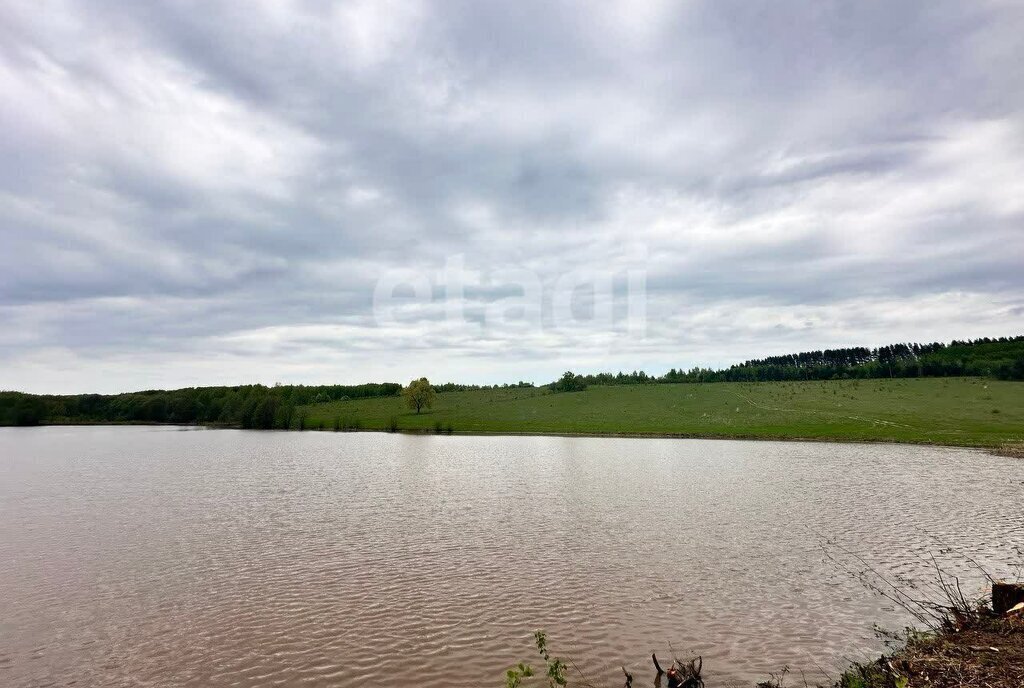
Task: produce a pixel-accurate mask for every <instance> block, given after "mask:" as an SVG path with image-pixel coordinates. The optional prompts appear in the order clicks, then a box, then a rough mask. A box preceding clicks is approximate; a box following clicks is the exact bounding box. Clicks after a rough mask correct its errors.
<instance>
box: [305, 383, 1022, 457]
mask: <svg viewBox="0 0 1024 688" xmlns="http://www.w3.org/2000/svg"><path fill="white" fill-rule="evenodd" d="M299 413H300V415H303V416H304V419H305V426H306V427H307V428H314V429H324V430H330V429H333V428H356V429H364V430H387V429H395V427H396V426H397V429H398V430H400V431H420V432H448V431H452V432H455V433H526V434H534V433H535V434H545V433H550V434H582V435H606V434H608V435H665V436H682V437H721V438H726V437H733V438H764V439H814V440H849V441H872V442H913V443H929V444H946V445H962V446H978V447H987V446H998V445H1003V444H1014V443H1020V442H1024V383H1022V382H1003V381H996V380H991V379H987V378H910V379H894V380H889V379H873V380H834V381H816V382H763V383H735V382H734V383H729V382H720V383H708V384H699V383H693V384H648V385H617V386H592V387H589V388H587V389H586V390H584V391H581V392H563V393H552V392H550V391H548V390H547V389H544V388H509V389H485V390H476V391H466V392H448V393H443V394H438V395H437V400H436V402H435V404H434V406H433V408H431V409H427V410H424V411H423V412H421V413H419V414H417V413H415V412H414V411H411V410H410V409H409V408H407V407H406V405H405V403H404V400H403V399H402V398H400V397H383V398H371V399H354V400H346V401H335V402H330V403H323V404H311V405H308V406H304V407H301V408H300V409H299Z"/></svg>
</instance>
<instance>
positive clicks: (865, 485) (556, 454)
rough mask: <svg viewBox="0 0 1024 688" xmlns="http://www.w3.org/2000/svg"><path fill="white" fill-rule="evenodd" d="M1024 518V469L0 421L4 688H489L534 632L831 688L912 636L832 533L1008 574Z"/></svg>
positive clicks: (595, 663)
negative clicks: (826, 544)
mask: <svg viewBox="0 0 1024 688" xmlns="http://www.w3.org/2000/svg"><path fill="white" fill-rule="evenodd" d="M1022 512H1024V462H1021V461H1020V460H1015V459H1009V458H1001V457H995V456H990V455H988V454H986V453H984V452H978V451H972V450H960V449H944V448H934V447H910V446H893V445H858V444H811V443H783V442H733V441H701V440H676V439H666V440H660V439H618V438H616V439H588V438H566V437H459V436H454V437H433V436H405V435H388V434H377V433H355V434H344V433H337V434H336V433H313V432H308V433H274V432H245V431H230V430H185V429H179V428H169V427H74V428H59V427H54V428H26V429H14V428H10V429H3V430H0V685H3V686H11V687H15V686H18V687H20V686H48V685H53V686H68V685H77V686H214V687H217V686H240V687H243V688H244V687H251V686H272V685H284V686H307V685H308V686H396V685H416V686H426V687H430V686H446V687H459V686H467V687H468V686H473V687H476V686H488V685H492V686H498V685H502V682H503V678H502V674H503V671H504V669H505V668H507V667H508V666H509V665H510V664H512V663H514V662H515V661H518V660H520V659H529V658H532V648H531V639H530V633H531V631H532V630H533V629H535V628H543V629H545V630H546V631H547V632H548V634H549V635H550V637H551V644H552V647H553V649H554V650H555V651H556V653H558V654H561V655H563V656H569V657H571V658H572V659H573V660H574V661H575V662H576V663H577V664H578V665H579V666H580V667H581V668H583V669H584V670H585V671H586V672H587V674H588V675H589V676H590V678H591V679H592V680H594V682H595V683H598V684H604V685H616V686H617V685H619V684H620V679H619V674H618V672H619V669H618V665H619V664H625V665H626V666H627V667H629V668H630V669H631V670H632V671H633V672H634V673H635V674H636V675H637V676H638V684H639V685H649V684H650V678H651V677H648V674H652V675H653V672H652V671H651V668H650V663H649V661H650V660H649V656H650V652H651V650H658V651H659V652H661V653H663V654H665V655H667V654H669V646H670V645H671V647H672V648H674V650H675V652H676V654H678V655H680V656H687V655H688V653H690V652H695V653H700V654H702V655H703V657H704V666H705V677H706V678H707V680H708V683H709V686H712V687H713V686H720V685H721V686H724V685H748V686H749V685H750V684H752V683H753V681H755V680H758V679H762V678H764V677H765V676H766V675H767V673H768V672H770V671H776V670H778V669H780V668H781V667H783V666H785V665H789V666H790V667H791V668H792V669H793V670H794V672H795V673H796V674H797V676H799V671H800V670H803V671H804V672H805V673H806V675H807V676H808V677H809V678H811V679H813V680H821V673H820V672H821V670H825V671H827V672H830V673H831V672H833V671H834V670H835V669H836V668H837V667H839V666H841V665H843V663H844V662H845V661H846V660H847V659H862V658H866V657H868V656H870V655H871V654H872V653H875V652H877V651H878V649H879V648H880V643H879V641H878V639H877V638H876V637H875V635H874V634H873V632H872V624H873V623H878V624H881V625H883V626H887V627H889V628H899V627H902V626H903V625H904V624H906V623H907V622H908V621H909V619H908V617H907V615H906V614H905V613H903V612H902V611H901V610H900V609H898V608H894V607H893V606H892V605H891V604H889V603H887V602H886V601H885V600H884V599H879V598H877V597H875V596H873V595H872V594H871V593H870V592H869V591H867V590H865V589H864V588H863V587H862V586H861V585H860V584H858V583H857V582H856V581H855V580H853V579H852V578H851V577H850V576H849V575H848V574H847V573H844V572H843V571H840V570H837V569H836V567H835V566H834V565H833V564H831V563H829V562H828V561H826V560H825V558H824V557H823V555H822V548H821V544H822V538H838V539H839V540H840V542H841V543H842V544H843V546H844V547H845V548H847V549H849V550H850V551H853V552H856V553H857V554H858V555H861V556H863V557H864V559H865V561H867V562H869V563H870V564H871V565H872V566H874V567H877V568H878V569H879V570H880V571H884V572H886V573H887V574H888V575H892V576H894V577H897V576H898V577H904V578H910V579H915V578H920V577H928V576H929V575H930V570H929V569H930V566H931V565H930V563H929V558H930V555H931V553H936V554H937V555H938V556H939V558H940V559H941V560H942V561H943V562H946V564H947V565H948V566H950V567H952V568H956V567H957V566H958V565H959V564H958V562H959V561H960V559H959V558H957V557H956V556H955V554H953V553H950V552H948V551H944V549H945V550H948V548H949V547H953V548H962V549H963V550H965V551H968V552H970V553H971V554H972V555H973V556H974V557H975V558H976V559H977V561H978V562H979V563H981V564H982V565H984V566H985V567H987V568H989V569H990V570H991V571H992V572H993V573H995V574H997V575H1011V574H1013V573H1014V572H1015V571H1016V568H1017V566H1018V565H1019V564H1020V563H1021V560H1022V557H1021V555H1020V554H1019V553H1018V552H1015V551H1014V546H1021V545H1024V513H1022ZM961 568H962V567H961ZM961 573H963V574H964V585H965V586H966V587H968V588H972V587H973V588H975V589H977V588H979V587H980V579H979V577H978V574H977V573H976V572H975V573H971V572H970V571H969V570H966V569H964V570H961Z"/></svg>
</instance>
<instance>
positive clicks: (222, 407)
mask: <svg viewBox="0 0 1024 688" xmlns="http://www.w3.org/2000/svg"><path fill="white" fill-rule="evenodd" d="M401 389H402V386H401V385H400V384H397V383H391V382H384V383H370V384H363V385H316V386H307V385H275V386H273V387H267V386H265V385H242V386H237V387H188V388H185V389H176V390H170V391H165V390H148V391H144V392H130V393H126V394H73V395H36V394H24V393H21V392H0V425H39V424H40V423H182V424H190V423H198V424H205V425H226V426H233V427H241V428H262V429H271V428H282V429H287V428H292V427H301V426H302V423H303V418H302V417H301V413H300V412H297V409H298V408H299V407H301V406H304V405H306V404H312V403H322V402H328V401H339V400H343V399H363V398H367V397H388V396H395V395H397V394H398V393H399V392H400V391H401Z"/></svg>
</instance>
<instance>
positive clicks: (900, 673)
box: [837, 611, 1024, 688]
mask: <svg viewBox="0 0 1024 688" xmlns="http://www.w3.org/2000/svg"><path fill="white" fill-rule="evenodd" d="M837 686H838V687H839V688H900V687H901V686H903V687H906V688H913V687H914V686H929V688H1021V686H1024V621H1022V620H1021V619H1019V618H1016V619H1009V618H996V617H994V616H992V615H991V613H990V612H988V611H982V612H979V613H978V616H976V617H975V618H974V619H970V620H966V623H965V625H964V626H963V627H960V628H950V629H947V630H943V631H940V632H938V633H935V634H928V635H920V636H915V637H914V638H912V639H911V640H910V641H909V642H908V643H907V645H906V647H904V648H903V649H901V650H899V651H897V652H896V653H894V654H892V655H889V656H886V657H883V658H881V659H879V660H878V661H877V662H874V663H872V664H867V665H860V666H856V667H853V668H851V669H850V670H849V671H847V672H846V674H844V675H843V677H842V679H841V680H840V681H839V682H838V683H837Z"/></svg>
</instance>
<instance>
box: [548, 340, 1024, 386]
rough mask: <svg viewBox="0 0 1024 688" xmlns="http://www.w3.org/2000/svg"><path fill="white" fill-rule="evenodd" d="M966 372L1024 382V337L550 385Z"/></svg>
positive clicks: (579, 378) (580, 378) (565, 379)
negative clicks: (659, 375)
mask: <svg viewBox="0 0 1024 688" xmlns="http://www.w3.org/2000/svg"><path fill="white" fill-rule="evenodd" d="M961 376H971V377H974V376H978V377H995V378H999V379H1001V380H1024V336H1020V337H999V338H995V339H992V338H988V337H983V338H981V339H975V340H966V341H957V340H954V341H952V342H950V343H949V344H942V343H939V342H934V343H931V344H890V345H888V346H881V347H878V348H876V349H868V348H866V347H851V348H847V349H825V350H824V351H804V352H801V353H797V354H787V355H784V356H769V357H767V358H760V359H754V360H750V361H745V362H744V363H739V364H736V365H733V366H730V367H728V368H724V369H722V370H712V369H709V368H692V369H690V370H688V371H686V370H681V369H680V370H677V369H675V368H673V369H672V370H670V371H668V372H667V373H666V374H665V375H662V376H661V377H658V376H655V375H649V374H647V373H645V372H644V371H642V370H641V371H633V372H632V373H622V372H620V373H599V374H597V375H579V374H575V375H574V374H572V373H566V374H565V375H563V376H562V378H561V379H559V380H558V381H556V382H553V383H552V384H551V385H549V387H550V388H551V389H552V390H553V391H556V392H568V391H578V390H580V389H583V388H585V387H586V386H587V385H637V384H641V385H642V384H656V383H680V382H771V381H781V380H836V379H839V380H844V379H856V378H897V377H961Z"/></svg>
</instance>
